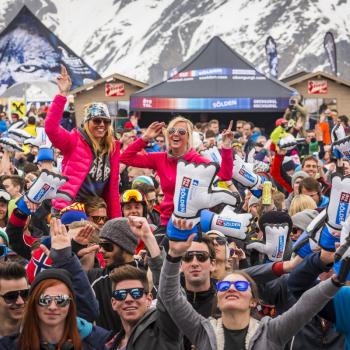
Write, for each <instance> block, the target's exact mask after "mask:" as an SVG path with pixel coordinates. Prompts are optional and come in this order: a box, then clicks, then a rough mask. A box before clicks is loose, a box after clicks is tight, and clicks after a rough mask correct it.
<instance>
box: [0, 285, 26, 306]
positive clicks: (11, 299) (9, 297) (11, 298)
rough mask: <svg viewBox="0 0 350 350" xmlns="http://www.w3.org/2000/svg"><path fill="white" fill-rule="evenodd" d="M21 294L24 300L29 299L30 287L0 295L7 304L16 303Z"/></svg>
mask: <svg viewBox="0 0 350 350" xmlns="http://www.w3.org/2000/svg"><path fill="white" fill-rule="evenodd" d="M19 296H20V297H21V298H22V299H23V301H27V299H28V297H29V289H21V290H13V291H11V292H7V293H5V294H3V295H0V297H2V298H3V299H4V301H5V303H6V304H15V303H16V301H17V299H18V297H19Z"/></svg>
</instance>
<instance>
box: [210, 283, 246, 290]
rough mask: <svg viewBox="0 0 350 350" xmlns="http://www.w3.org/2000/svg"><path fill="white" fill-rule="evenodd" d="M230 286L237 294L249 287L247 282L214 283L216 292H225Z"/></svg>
mask: <svg viewBox="0 0 350 350" xmlns="http://www.w3.org/2000/svg"><path fill="white" fill-rule="evenodd" d="M231 286H234V287H235V289H236V290H237V291H238V292H245V291H247V290H248V288H249V287H250V283H249V282H247V281H220V282H217V283H216V290H217V291H218V292H226V291H227V290H229V289H230V287H231Z"/></svg>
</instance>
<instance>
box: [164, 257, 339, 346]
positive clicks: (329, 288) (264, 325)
mask: <svg viewBox="0 0 350 350" xmlns="http://www.w3.org/2000/svg"><path fill="white" fill-rule="evenodd" d="M179 267H180V263H172V262H169V261H168V260H167V259H165V261H164V265H163V268H162V272H161V277H160V286H159V291H158V297H159V298H160V299H161V300H162V301H163V304H164V306H165V308H166V309H167V311H168V312H169V314H170V316H171V317H172V319H173V320H174V322H175V324H176V326H177V327H178V328H179V329H180V330H181V331H182V332H183V333H184V334H185V335H186V336H187V337H188V339H189V340H190V341H191V343H192V344H194V345H196V346H197V348H198V349H201V350H222V349H224V343H223V342H224V339H223V337H222V333H221V332H222V326H221V324H222V323H221V320H220V319H219V320H218V321H214V320H210V319H206V318H204V317H203V316H201V315H199V314H198V313H197V312H196V311H195V310H194V309H193V308H192V306H191V305H190V304H189V303H188V301H187V300H186V296H185V295H183V294H182V293H181V290H180V274H179ZM338 290H339V288H338V287H336V286H335V285H334V284H333V282H332V281H331V280H330V279H329V280H327V281H324V282H321V283H319V284H318V285H317V286H316V287H314V288H312V289H310V290H308V291H307V292H305V293H304V294H303V295H302V297H301V298H300V299H299V300H298V302H297V303H296V304H295V305H294V306H293V307H292V308H290V309H289V310H288V311H286V312H285V313H283V314H282V315H280V316H278V317H276V318H273V319H272V318H270V317H264V318H263V319H262V320H261V321H260V322H258V321H256V320H254V319H251V321H250V324H249V329H248V334H247V337H248V339H246V349H247V350H266V349H269V350H281V349H283V346H284V345H285V344H286V343H287V342H288V341H289V340H290V339H291V338H292V337H293V335H295V334H296V333H297V332H298V331H299V330H300V329H301V328H302V327H303V326H304V325H305V324H306V323H308V322H309V321H310V319H311V318H312V317H313V316H314V315H315V314H317V313H318V312H319V311H320V310H321V309H322V308H323V307H324V306H325V305H326V304H327V302H328V301H329V300H330V299H332V298H333V296H334V295H335V294H336V293H337V291H338Z"/></svg>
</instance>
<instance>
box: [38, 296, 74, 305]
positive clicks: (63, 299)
mask: <svg viewBox="0 0 350 350" xmlns="http://www.w3.org/2000/svg"><path fill="white" fill-rule="evenodd" d="M53 301H55V304H56V306H58V307H65V306H67V305H69V303H70V301H71V298H70V297H69V295H66V294H63V295H45V294H41V295H40V297H39V300H38V305H39V306H42V307H49V306H50V305H51V303H52V302H53Z"/></svg>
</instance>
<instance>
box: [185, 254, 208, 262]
mask: <svg viewBox="0 0 350 350" xmlns="http://www.w3.org/2000/svg"><path fill="white" fill-rule="evenodd" d="M194 257H196V259H197V260H198V261H199V262H205V261H207V260H208V259H209V257H210V256H209V253H208V252H198V251H191V252H186V254H185V255H184V256H183V257H182V261H184V262H187V263H189V262H191V261H192V260H193V259H194Z"/></svg>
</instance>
